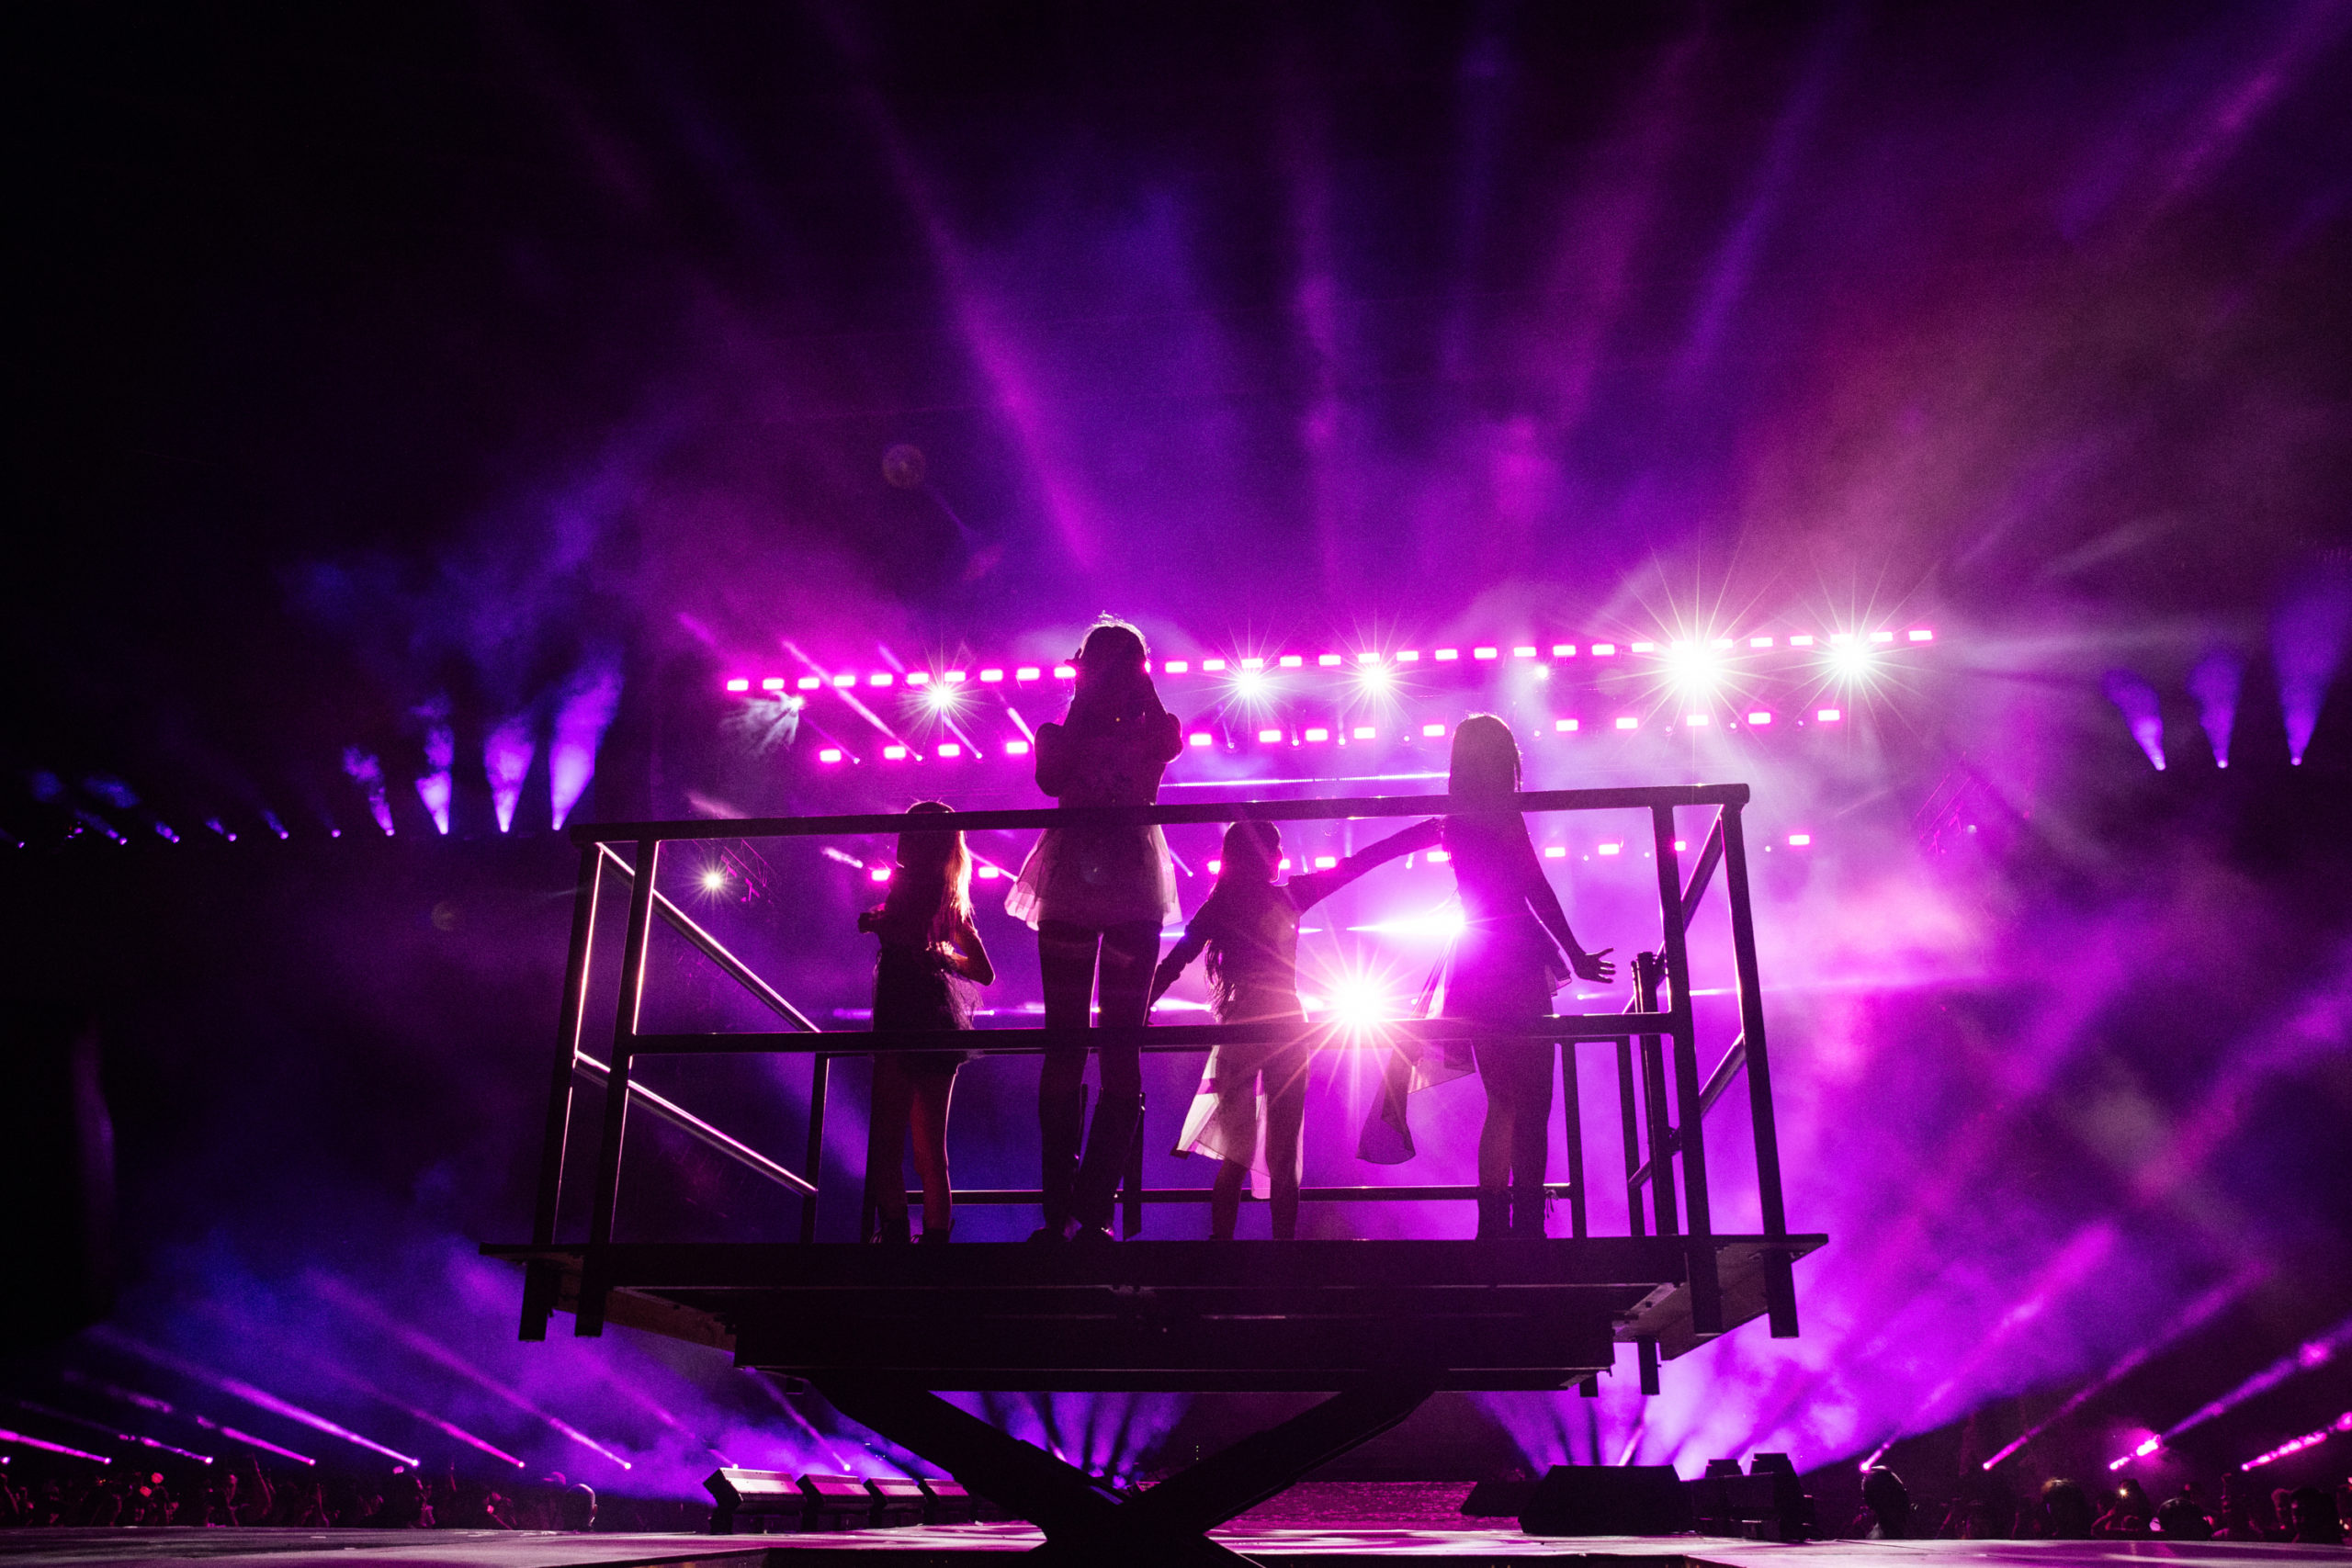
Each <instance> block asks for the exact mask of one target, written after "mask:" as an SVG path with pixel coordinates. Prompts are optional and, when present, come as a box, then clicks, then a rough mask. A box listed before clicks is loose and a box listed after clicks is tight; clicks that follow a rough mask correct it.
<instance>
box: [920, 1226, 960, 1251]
mask: <svg viewBox="0 0 2352 1568" xmlns="http://www.w3.org/2000/svg"><path fill="white" fill-rule="evenodd" d="M955 1234H956V1222H955V1221H954V1220H950V1221H948V1222H947V1223H946V1224H944V1225H933V1224H930V1223H928V1222H925V1224H924V1225H923V1227H922V1244H923V1245H924V1246H925V1247H944V1246H945V1245H946V1243H947V1238H948V1237H949V1236H951V1235H955Z"/></svg>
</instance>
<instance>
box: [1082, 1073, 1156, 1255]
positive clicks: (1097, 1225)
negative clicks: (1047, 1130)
mask: <svg viewBox="0 0 2352 1568" xmlns="http://www.w3.org/2000/svg"><path fill="white" fill-rule="evenodd" d="M1142 1122H1143V1096H1142V1095H1139V1094H1105V1095H1103V1096H1102V1097H1101V1098H1100V1099H1098V1100H1095V1102H1094V1125H1093V1126H1092V1127H1091V1128H1089V1129H1088V1130H1087V1134H1086V1159H1085V1162H1084V1163H1083V1164H1081V1165H1080V1167H1079V1168H1078V1186H1077V1190H1076V1193H1075V1196H1074V1197H1073V1199H1072V1201H1071V1204H1070V1212H1071V1214H1072V1217H1074V1218H1075V1219H1076V1220H1077V1221H1078V1224H1079V1231H1078V1234H1079V1235H1080V1236H1086V1237H1090V1238H1091V1239H1093V1240H1097V1241H1105V1240H1108V1239H1109V1238H1110V1235H1111V1214H1112V1209H1113V1206H1114V1203H1115V1202H1116V1201H1117V1198H1118V1194H1119V1178H1120V1177H1121V1176H1123V1175H1125V1173H1126V1168H1127V1150H1128V1149H1129V1148H1130V1147H1132V1146H1133V1145H1134V1143H1135V1138H1136V1130H1137V1129H1138V1128H1139V1127H1140V1126H1141V1124H1142Z"/></svg>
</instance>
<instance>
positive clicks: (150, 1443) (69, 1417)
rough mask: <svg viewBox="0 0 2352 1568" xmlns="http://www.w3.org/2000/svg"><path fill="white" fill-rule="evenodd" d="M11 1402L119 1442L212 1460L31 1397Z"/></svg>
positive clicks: (200, 1461) (53, 1419)
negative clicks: (37, 1402) (41, 1402)
mask: <svg viewBox="0 0 2352 1568" xmlns="http://www.w3.org/2000/svg"><path fill="white" fill-rule="evenodd" d="M10 1403H11V1404H15V1405H16V1407H17V1409H19V1410H29V1411H31V1412H32V1413H33V1414H34V1415H36V1416H47V1417H49V1419H51V1421H62V1422H64V1423H66V1424H67V1425H68V1426H73V1427H83V1428H85V1430H88V1431H92V1432H102V1433H104V1434H105V1435H106V1436H107V1437H109V1438H113V1439H114V1440H115V1441H116V1442H118V1443H136V1444H138V1445H139V1446H140V1447H141V1448H142V1449H157V1450H161V1451H163V1452H164V1453H167V1454H177V1455H178V1456H179V1457H180V1458H182V1459H192V1460H194V1461H196V1462H197V1463H198V1464H210V1463H211V1462H212V1456H211V1455H210V1454H200V1453H198V1452H196V1451H195V1450H192V1449H177V1448H174V1447H173V1446H172V1445H171V1444H169V1443H166V1442H160V1441H158V1440H157V1439H155V1438H142V1437H141V1436H140V1435H139V1434H138V1433H136V1432H125V1431H120V1430H118V1429H117V1428H115V1427H110V1426H108V1425H107V1424H106V1423H105V1422H103V1421H93V1420H91V1419H90V1418H89V1417H88V1416H76V1415H74V1414H73V1413H72V1412H70V1411H64V1410H52V1409H51V1408H50V1407H49V1406H48V1405H46V1404H35V1403H33V1402H32V1401H31V1400H29V1399H18V1400H12V1401H10Z"/></svg>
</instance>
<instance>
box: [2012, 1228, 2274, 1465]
mask: <svg viewBox="0 0 2352 1568" xmlns="http://www.w3.org/2000/svg"><path fill="white" fill-rule="evenodd" d="M2259 1278H2260V1275H2259V1274H2258V1273H2256V1272H2254V1271H2251V1270H2250V1271H2248V1272H2247V1273H2245V1274H2241V1275H2240V1276H2238V1277H2237V1278H2236V1279H2234V1280H2224V1281H2222V1283H2221V1284H2218V1285H2216V1286H2214V1287H2213V1288H2212V1289H2211V1290H2210V1291H2208V1292H2205V1293H2204V1294H2203V1295H2201V1296H2199V1297H2198V1298H2197V1299H2196V1300H2195V1301H2193V1302H2191V1303H2188V1306H2187V1307H2185V1308H2183V1309H2182V1310H2181V1313H2180V1315H2179V1316H2177V1317H2176V1318H2174V1319H2173V1320H2172V1322H2171V1323H2169V1324H2167V1325H2165V1328H2164V1331H2163V1332H2162V1333H2160V1334H2158V1335H2157V1336H2156V1337H2154V1338H2153V1339H2149V1340H2146V1341H2143V1343H2141V1344H2140V1345H2138V1346H2136V1347H2134V1348H2132V1349H2131V1351H2130V1352H2128V1353H2127V1354H2126V1355H2125V1356H2124V1357H2123V1359H2121V1360H2119V1361H2117V1362H2116V1363H2115V1364H2114V1365H2113V1366H2111V1367H2109V1368H2108V1369H2107V1371H2105V1372H2103V1373H2102V1374H2100V1375H2099V1376H2098V1377H2097V1378H2095V1379H2093V1380H2092V1381H2091V1382H2086V1383H2085V1384H2084V1385H2083V1386H2082V1387H2080V1388H2078V1389H2076V1390H2075V1393H2074V1394H2073V1395H2072V1396H2071V1397H2070V1398H2068V1399H2067V1401H2066V1403H2065V1404H2062V1405H2060V1406H2059V1407H2058V1408H2057V1409H2055V1410H2053V1411H2052V1412H2051V1413H2050V1414H2049V1415H2048V1416H2044V1417H2042V1419H2041V1420H2039V1421H2037V1422H2035V1423H2034V1424H2033V1425H2032V1426H2030V1427H2027V1428H2026V1429H2025V1430H2024V1431H2023V1432H2021V1433H2019V1434H2018V1436H2017V1438H2014V1439H2012V1440H2011V1441H2010V1442H2009V1444H2008V1445H2007V1447H2005V1448H2003V1449H2002V1450H2000V1451H1999V1452H1998V1453H1996V1454H1995V1455H1994V1456H1993V1457H1992V1458H1990V1459H1988V1460H1986V1461H1985V1462H1984V1464H1983V1465H1982V1466H1981V1467H1980V1468H1982V1469H1985V1470H1990V1469H1992V1468H1993V1467H1994V1466H1995V1465H1996V1464H1998V1463H2000V1462H2001V1461H2003V1460H2005V1459H2007V1458H2008V1457H2009V1456H2010V1455H2011V1454H2013V1453H2015V1452H2017V1451H2018V1450H2019V1449H2022V1448H2024V1447H2025V1446H2026V1445H2027V1444H2028V1443H2030V1442H2031V1441H2033V1439H2034V1438H2038V1437H2040V1436H2041V1434H2042V1433H2044V1432H2046V1431H2048V1430H2049V1429H2050V1428H2051V1427H2054V1426H2056V1425H2057V1424H2058V1423H2059V1422H2061V1421H2064V1419H2066V1417H2067V1416H2072V1415H2073V1414H2074V1413H2075V1411H2077V1410H2080V1409H2081V1408H2082V1407H2083V1406H2084V1405H2086V1404H2089V1403H2090V1402H2091V1401H2092V1400H2094V1399H2096V1398H2098V1396H2099V1395H2100V1394H2102V1393H2106V1392H2107V1391H2108V1390H2109V1389H2110V1388H2113V1387H2114V1386H2115V1385H2116V1384H2117V1383H2119V1382H2122V1381H2123V1380H2124V1379H2125V1378H2127V1377H2129V1376H2131V1373H2133V1372H2135V1371H2138V1370H2139V1369H2140V1368H2141V1367H2142V1366H2143V1364H2145V1363H2146V1361H2147V1360H2148V1359H2149V1358H2150V1357H2152V1356H2154V1355H2156V1354H2158V1353H2159V1352H2161V1351H2163V1350H2165V1349H2168V1348H2171V1347H2172V1346H2173V1345H2174V1344H2175V1343H2177V1341H2178V1340H2180V1339H2181V1338H2182V1337H2185V1336H2187V1335H2188V1334H2191V1333H2193V1332H2195V1331H2196V1330H2197V1329H2199V1328H2200V1327H2202V1326H2203V1325H2205V1323H2206V1322H2207V1321H2208V1320H2209V1319H2211V1317H2212V1316H2213V1314H2215V1313H2218V1312H2220V1311H2221V1310H2222V1308H2223V1307H2226V1306H2228V1305H2229V1304H2230V1303H2233V1302H2234V1301H2236V1300H2237V1299H2238V1298H2239V1297H2240V1296H2242V1295H2244V1294H2245V1292H2247V1290H2249V1289H2250V1288H2252V1287H2253V1285H2254V1284H2255V1283H2256V1281H2257V1280H2259Z"/></svg>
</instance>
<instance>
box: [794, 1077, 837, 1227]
mask: <svg viewBox="0 0 2352 1568" xmlns="http://www.w3.org/2000/svg"><path fill="white" fill-rule="evenodd" d="M832 1060H833V1059H832V1057H831V1056H830V1055H826V1054H825V1053H824V1052H822V1051H819V1052H816V1053H815V1054H813V1055H810V1056H809V1147H808V1151H807V1153H806V1154H805V1155H804V1156H802V1158H803V1160H804V1162H805V1163H804V1164H803V1165H802V1167H801V1171H800V1174H801V1175H802V1176H804V1177H806V1178H808V1180H809V1190H808V1193H807V1194H806V1195H805V1196H803V1197H802V1198H801V1200H800V1239H801V1240H802V1241H804V1242H807V1241H815V1240H816V1239H817V1192H818V1190H819V1189H820V1187H822V1186H823V1185H824V1180H823V1177H824V1174H825V1089H826V1086H827V1080H828V1079H829V1078H830V1077H831V1066H832Z"/></svg>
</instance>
